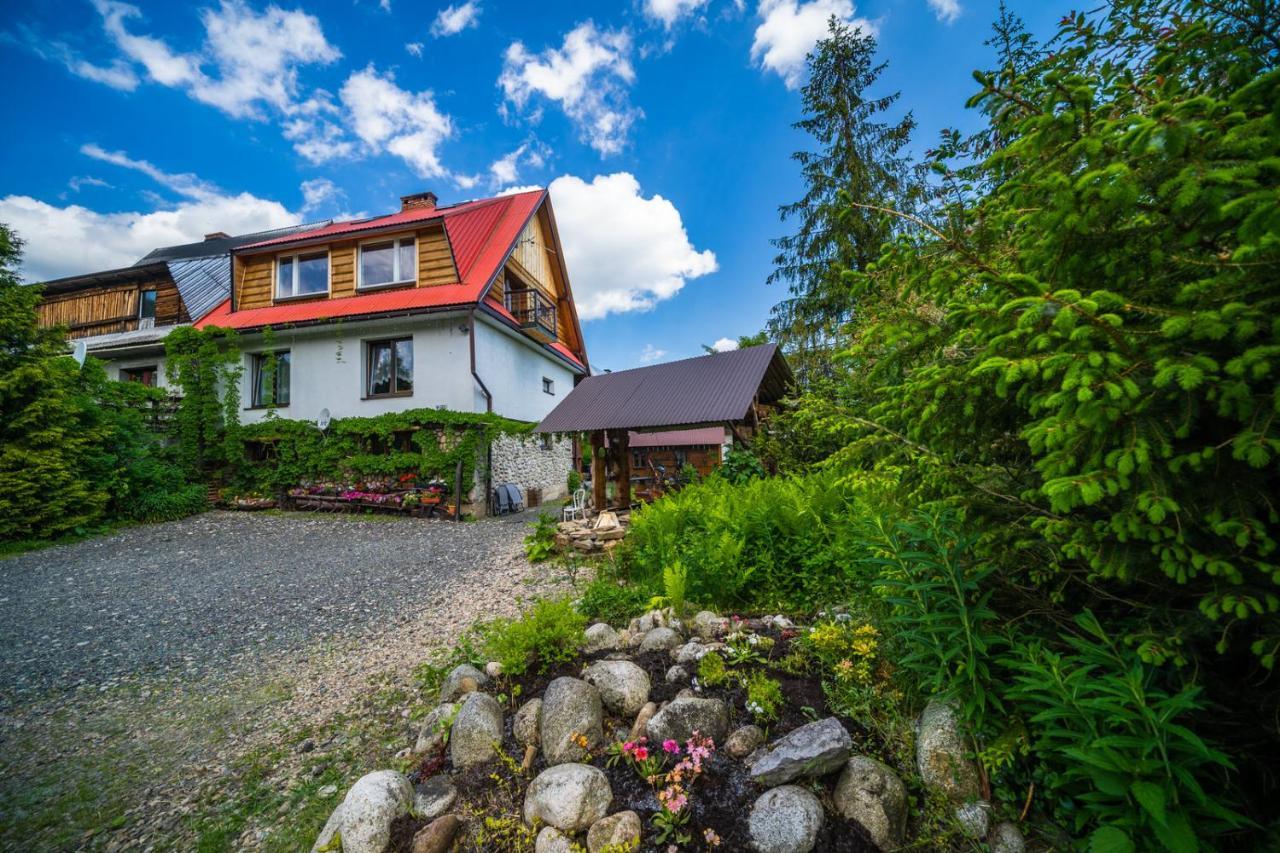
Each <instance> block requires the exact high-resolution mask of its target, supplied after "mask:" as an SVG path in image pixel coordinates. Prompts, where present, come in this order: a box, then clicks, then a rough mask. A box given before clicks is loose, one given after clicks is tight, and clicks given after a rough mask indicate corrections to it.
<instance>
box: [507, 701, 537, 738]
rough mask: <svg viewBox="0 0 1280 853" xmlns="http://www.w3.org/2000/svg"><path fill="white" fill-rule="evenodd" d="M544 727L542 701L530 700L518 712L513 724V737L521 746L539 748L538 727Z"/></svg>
mask: <svg viewBox="0 0 1280 853" xmlns="http://www.w3.org/2000/svg"><path fill="white" fill-rule="evenodd" d="M541 725H542V700H541V699H530V700H529V701H528V702H525V703H524V704H523V705H521V706H520V710H519V711H516V717H515V719H514V720H513V721H512V723H511V735H512V737H514V738H515V739H516V743H518V744H520V745H521V746H537V745H538V744H539V743H540V740H539V736H538V727H539V726H541Z"/></svg>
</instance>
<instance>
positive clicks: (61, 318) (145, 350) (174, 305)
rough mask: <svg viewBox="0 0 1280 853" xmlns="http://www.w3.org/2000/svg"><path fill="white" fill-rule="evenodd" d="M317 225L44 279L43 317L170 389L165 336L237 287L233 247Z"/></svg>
mask: <svg viewBox="0 0 1280 853" xmlns="http://www.w3.org/2000/svg"><path fill="white" fill-rule="evenodd" d="M313 227H315V224H312V225H303V226H297V227H295V228H285V229H280V230H276V231H263V232H258V233H254V234H242V235H240V236H237V237H231V236H229V235H227V234H224V233H222V232H215V233H212V234H206V235H205V238H204V240H202V241H200V242H198V243H186V244H183V245H180V246H166V247H164V248H160V249H155V250H153V251H152V252H150V253H148V254H147V255H146V257H144V258H142V259H140V260H139V261H138V262H137V263H135V264H134V265H133V266H131V267H123V268H121V269H115V270H103V271H101V272H92V273H86V274H84V275H75V276H69V277H67V278H60V279H56V280H54V281H47V282H44V283H43V284H42V285H41V299H40V303H39V305H38V307H37V321H38V322H39V324H40V325H41V326H45V327H53V326H61V327H63V328H64V329H66V333H67V337H68V338H70V339H72V340H78V341H82V342H83V343H84V345H85V347H86V349H87V351H88V353H89V354H90V355H92V356H93V357H95V358H98V359H101V360H102V361H103V362H105V363H106V370H107V375H108V376H109V377H110V378H112V379H118V380H121V381H129V380H132V381H135V382H141V383H143V384H145V385H150V386H155V387H165V386H166V385H167V381H166V379H165V375H164V339H165V337H166V336H167V335H168V334H169V333H170V332H172V331H173V329H174V328H175V327H177V326H180V325H187V324H190V323H193V322H196V321H198V320H201V319H203V318H204V316H205V315H206V314H208V313H209V312H210V311H212V310H213V309H214V308H216V307H218V306H219V305H220V304H222V303H223V302H225V301H226V299H227V297H228V296H229V295H230V293H231V254H230V252H231V250H232V249H233V248H235V247H236V246H240V245H245V244H248V243H258V242H261V241H262V240H266V239H268V238H271V237H279V236H281V235H283V234H286V233H288V232H289V231H294V230H299V229H303V228H308V229H309V228H313Z"/></svg>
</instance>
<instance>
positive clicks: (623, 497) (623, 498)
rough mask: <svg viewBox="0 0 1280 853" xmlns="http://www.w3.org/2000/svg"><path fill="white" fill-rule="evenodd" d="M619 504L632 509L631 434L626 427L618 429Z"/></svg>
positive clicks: (624, 510) (625, 509)
mask: <svg viewBox="0 0 1280 853" xmlns="http://www.w3.org/2000/svg"><path fill="white" fill-rule="evenodd" d="M618 506H619V508H621V509H622V511H623V512H626V511H627V510H629V509H631V436H630V434H629V433H628V432H627V431H626V430H625V429H620V430H618Z"/></svg>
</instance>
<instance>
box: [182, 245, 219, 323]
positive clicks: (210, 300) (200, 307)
mask: <svg viewBox="0 0 1280 853" xmlns="http://www.w3.org/2000/svg"><path fill="white" fill-rule="evenodd" d="M169 275H171V276H173V282H174V284H176V285H177V286H178V293H179V294H181V296H182V304H183V305H185V306H186V308H187V314H188V315H189V316H190V317H191V322H193V323H194V322H196V321H198V320H199V319H200V318H201V317H203V316H204V315H205V314H208V313H209V312H210V311H212V310H213V309H214V308H217V307H218V306H219V305H221V304H222V303H223V302H225V301H226V300H227V299H228V298H230V296H231V258H230V257H229V256H227V255H214V256H213V257H211V258H191V259H190V260H181V261H169Z"/></svg>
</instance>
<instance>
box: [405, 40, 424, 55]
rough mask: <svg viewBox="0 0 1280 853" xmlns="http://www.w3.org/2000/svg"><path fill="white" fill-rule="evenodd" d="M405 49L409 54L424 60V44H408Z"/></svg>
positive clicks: (417, 42) (416, 42)
mask: <svg viewBox="0 0 1280 853" xmlns="http://www.w3.org/2000/svg"><path fill="white" fill-rule="evenodd" d="M404 49H405V50H407V51H409V53H411V54H413V55H414V56H416V57H418V58H419V59H421V58H422V42H420V41H411V42H406V43H405V46H404Z"/></svg>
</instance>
